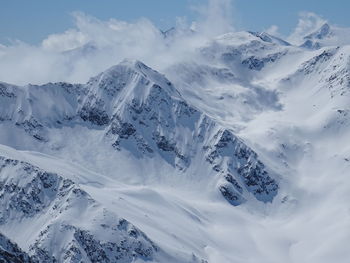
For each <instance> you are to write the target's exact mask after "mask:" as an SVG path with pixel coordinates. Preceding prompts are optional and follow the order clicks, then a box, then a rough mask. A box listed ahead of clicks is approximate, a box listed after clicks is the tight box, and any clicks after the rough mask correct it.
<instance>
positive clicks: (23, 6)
mask: <svg viewBox="0 0 350 263" xmlns="http://www.w3.org/2000/svg"><path fill="white" fill-rule="evenodd" d="M218 1H219V0H218ZM224 1H225V0H224ZM205 2H206V1H205V0H98V1H97V0H60V1H54V0H35V1H27V0H0V6H1V8H0V43H3V44H4V43H7V42H11V41H14V40H20V41H23V42H26V43H30V44H38V43H40V42H41V41H42V40H43V39H45V38H46V37H47V36H48V35H50V34H54V33H60V32H64V31H65V30H67V29H69V28H72V27H73V25H74V18H73V17H72V15H71V14H72V13H73V12H76V11H80V12H84V13H86V14H89V15H91V16H94V17H96V18H98V19H100V20H108V19H110V18H115V19H118V20H123V21H127V22H134V21H136V20H137V19H139V18H141V17H145V18H148V19H149V20H151V21H152V22H153V23H154V24H155V25H156V26H157V27H159V28H160V29H163V30H165V29H167V28H170V27H172V26H173V25H174V24H175V21H176V19H177V18H178V17H182V18H186V19H187V20H188V21H193V20H196V18H197V16H198V12H197V11H196V10H197V8H196V7H198V6H200V5H203V4H204V3H205ZM349 10H350V1H349V0H332V1H329V0H234V1H233V8H232V10H231V12H232V14H231V15H232V16H231V17H232V24H233V25H234V28H235V29H237V30H254V31H263V30H267V29H268V28H270V26H272V25H275V24H277V25H278V28H279V31H280V32H281V33H282V34H284V35H288V34H289V33H290V32H291V31H292V30H293V28H294V27H295V26H296V25H297V22H298V14H299V13H300V12H305V11H307V12H313V13H316V14H318V15H320V16H321V17H325V18H327V19H328V20H329V21H330V22H332V23H333V24H337V25H340V26H350V20H349V19H348V11H349Z"/></svg>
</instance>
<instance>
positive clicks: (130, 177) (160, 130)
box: [0, 25, 350, 263]
mask: <svg viewBox="0 0 350 263" xmlns="http://www.w3.org/2000/svg"><path fill="white" fill-rule="evenodd" d="M341 32H343V31H341V30H339V29H332V27H330V26H329V25H324V26H322V28H320V30H318V31H316V32H315V33H313V34H310V35H308V36H305V39H304V40H305V43H303V44H302V45H301V46H295V45H292V44H290V43H288V42H286V41H284V40H282V39H279V38H277V37H274V36H271V35H269V34H266V33H255V32H237V33H229V34H225V35H223V36H220V37H217V38H215V39H213V40H212V41H211V42H208V43H203V46H202V47H201V48H199V49H198V52H197V55H196V60H193V59H191V60H188V61H183V62H182V63H176V64H174V65H172V66H170V67H168V68H166V69H164V72H162V73H163V74H164V75H163V74H162V73H159V72H157V71H155V70H153V69H151V68H150V67H148V66H146V65H145V64H143V63H142V62H140V61H130V60H125V61H123V62H121V63H119V64H117V65H116V66H113V67H111V68H109V69H107V70H106V71H104V72H102V73H100V74H99V75H97V76H95V77H92V78H91V79H90V80H89V81H88V82H87V83H86V84H69V83H63V82H62V83H49V84H45V85H26V86H15V85H11V84H7V83H0V195H1V198H0V202H1V208H0V232H1V234H2V235H1V236H0V249H1V250H0V251H1V253H0V254H1V256H2V257H3V258H4V260H7V261H8V262H16V261H14V260H17V262H214V263H216V262H220V263H221V262H223V263H225V262H242V263H243V262H269V263H270V262H347V259H348V258H349V256H350V255H349V252H348V249H347V244H348V243H349V241H350V230H349V229H350V228H349V224H350V220H349V219H350V208H349V206H348V203H349V201H350V200H349V199H350V197H349V195H348V192H349V190H350V180H349V179H348V178H347V174H348V172H349V167H350V163H349V159H350V147H348V145H347V143H346V142H347V139H349V138H348V137H349V134H350V133H349V119H348V118H349V117H348V113H349V112H350V109H349V107H348V102H349V99H348V98H349V97H348V96H349V92H348V90H349V83H350V74H349V58H350V57H349V56H350V48H349V47H348V46H347V45H346V43H344V41H345V40H344V39H343V38H342V39H343V40H342V41H343V42H339V43H340V44H341V45H340V44H339V45H338V46H337V45H334V43H336V40H337V39H338V38H337V36H338V35H339V34H340V33H341ZM169 37H171V36H169ZM75 52H77V50H75ZM67 55H69V52H67ZM335 215H336V219H335Z"/></svg>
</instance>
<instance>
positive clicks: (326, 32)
mask: <svg viewBox="0 0 350 263" xmlns="http://www.w3.org/2000/svg"><path fill="white" fill-rule="evenodd" d="M331 35H332V28H331V26H330V25H329V24H328V23H324V24H323V25H322V26H321V27H320V28H319V29H317V30H316V31H315V32H313V33H311V34H309V35H307V36H306V37H304V39H325V38H327V37H330V36H331Z"/></svg>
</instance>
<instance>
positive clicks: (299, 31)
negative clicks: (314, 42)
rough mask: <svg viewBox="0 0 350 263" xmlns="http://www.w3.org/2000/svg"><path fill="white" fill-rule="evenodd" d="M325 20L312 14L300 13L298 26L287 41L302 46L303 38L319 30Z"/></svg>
mask: <svg viewBox="0 0 350 263" xmlns="http://www.w3.org/2000/svg"><path fill="white" fill-rule="evenodd" d="M326 22H327V20H326V19H324V18H322V17H321V16H319V15H317V14H315V13H312V12H301V13H300V14H299V20H298V25H297V27H296V28H295V29H294V31H293V32H292V34H291V35H290V36H289V37H288V39H287V40H288V41H289V42H291V43H294V44H302V42H303V38H304V37H305V36H307V35H308V34H310V33H313V32H314V31H316V30H317V29H319V28H320V27H321V26H322V25H323V24H324V23H326Z"/></svg>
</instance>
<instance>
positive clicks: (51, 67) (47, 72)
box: [0, 0, 232, 85]
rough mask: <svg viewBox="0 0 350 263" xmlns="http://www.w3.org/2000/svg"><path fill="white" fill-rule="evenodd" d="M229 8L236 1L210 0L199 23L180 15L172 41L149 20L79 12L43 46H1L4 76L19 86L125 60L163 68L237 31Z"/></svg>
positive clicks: (77, 77) (81, 76)
mask: <svg viewBox="0 0 350 263" xmlns="http://www.w3.org/2000/svg"><path fill="white" fill-rule="evenodd" d="M230 8H231V0H209V1H208V3H207V5H205V6H202V7H201V8H198V10H199V16H198V17H199V18H198V21H194V22H190V23H188V22H187V21H186V19H183V18H182V19H181V18H179V19H178V21H177V25H176V27H177V31H176V32H175V33H174V34H173V35H172V36H171V38H170V39H164V36H163V35H162V33H161V32H160V31H159V29H158V28H157V27H156V26H155V25H154V24H152V22H150V21H149V20H147V19H140V20H138V21H136V22H134V23H128V22H125V21H119V20H116V19H110V20H108V21H101V20H99V19H97V18H95V17H92V16H89V15H86V14H84V13H80V12H76V13H74V14H73V16H74V18H75V27H74V28H71V29H69V30H67V31H65V32H63V33H60V34H52V35H49V36H48V37H47V38H46V39H44V40H43V41H42V43H41V44H40V45H37V46H32V45H28V44H25V43H14V44H10V45H7V46H1V47H0V80H1V81H5V82H9V83H14V84H20V85H23V84H27V83H33V84H40V83H45V82H55V81H69V82H85V81H87V80H88V79H89V78H90V77H91V76H93V75H95V74H98V73H99V72H101V71H103V70H105V69H106V68H108V67H110V66H112V65H115V64H117V63H119V62H120V61H121V60H123V59H125V58H129V59H138V60H141V61H143V62H145V63H146V64H149V65H150V66H151V67H154V68H156V69H158V70H162V69H163V68H165V67H167V66H169V65H170V64H171V63H174V62H176V61H179V60H185V59H190V58H191V57H193V56H195V53H196V52H195V50H196V48H197V47H198V46H199V45H202V44H203V42H205V41H207V40H208V39H210V38H211V37H212V36H216V35H218V34H220V33H225V32H227V31H229V30H232V25H231V13H230ZM194 29H195V30H196V32H194V31H193V30H194Z"/></svg>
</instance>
